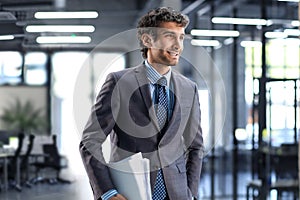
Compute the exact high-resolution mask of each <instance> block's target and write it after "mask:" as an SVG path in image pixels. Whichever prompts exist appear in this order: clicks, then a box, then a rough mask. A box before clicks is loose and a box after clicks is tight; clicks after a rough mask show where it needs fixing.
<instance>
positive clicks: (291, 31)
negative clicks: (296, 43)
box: [283, 29, 300, 36]
mask: <svg viewBox="0 0 300 200" xmlns="http://www.w3.org/2000/svg"><path fill="white" fill-rule="evenodd" d="M283 32H284V33H285V34H287V35H288V36H300V30H299V29H285V30H284V31H283Z"/></svg>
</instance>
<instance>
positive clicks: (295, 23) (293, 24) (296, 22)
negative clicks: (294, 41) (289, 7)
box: [291, 20, 300, 27]
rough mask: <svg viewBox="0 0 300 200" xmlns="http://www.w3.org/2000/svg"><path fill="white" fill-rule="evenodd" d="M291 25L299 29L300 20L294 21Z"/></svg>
mask: <svg viewBox="0 0 300 200" xmlns="http://www.w3.org/2000/svg"><path fill="white" fill-rule="evenodd" d="M291 25H292V26H295V27H299V26H300V22H299V20H293V21H292V22H291Z"/></svg>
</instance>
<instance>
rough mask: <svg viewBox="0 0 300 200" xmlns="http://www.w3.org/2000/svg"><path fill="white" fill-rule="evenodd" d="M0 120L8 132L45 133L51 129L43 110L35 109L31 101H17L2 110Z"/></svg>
mask: <svg viewBox="0 0 300 200" xmlns="http://www.w3.org/2000/svg"><path fill="white" fill-rule="evenodd" d="M0 119H1V121H2V124H3V126H4V128H5V129H6V130H18V131H22V132H25V133H26V132H33V131H34V132H36V133H43V132H45V131H47V130H48V129H49V125H48V124H49V123H48V120H47V117H46V116H45V115H44V114H43V109H42V108H35V106H34V105H33V103H32V102H31V101H29V100H27V101H25V102H24V103H22V102H21V100H20V99H18V98H17V99H15V101H14V102H13V103H11V104H9V105H8V107H6V108H4V109H3V110H2V115H1V116H0Z"/></svg>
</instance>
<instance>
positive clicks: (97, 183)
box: [80, 7, 204, 200]
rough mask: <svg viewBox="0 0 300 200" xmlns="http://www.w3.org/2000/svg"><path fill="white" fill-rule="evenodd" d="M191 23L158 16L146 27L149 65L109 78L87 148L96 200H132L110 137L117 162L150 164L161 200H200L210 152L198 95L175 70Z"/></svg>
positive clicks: (141, 35)
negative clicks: (105, 147)
mask: <svg viewBox="0 0 300 200" xmlns="http://www.w3.org/2000/svg"><path fill="white" fill-rule="evenodd" d="M188 23H189V20H188V18H187V16H185V15H183V14H181V13H179V12H177V11H174V10H172V9H170V8H165V7H162V8H158V9H155V10H151V11H150V12H148V13H147V14H146V15H144V16H143V17H142V18H141V19H140V21H139V23H138V39H139V42H140V46H141V51H142V55H143V57H144V58H145V61H144V62H143V64H141V65H140V66H137V67H133V68H128V69H125V70H122V71H119V72H115V73H111V74H109V75H108V76H107V79H106V81H105V83H104V85H103V86H102V89H101V91H100V93H99V95H98V96H97V100H96V104H95V105H94V107H93V109H92V113H91V116H90V119H89V121H88V123H87V125H86V127H85V129H84V132H83V137H82V141H81V143H80V152H81V156H82V159H83V163H84V165H85V168H86V171H87V174H88V176H89V180H90V184H91V187H92V190H93V193H94V199H103V200H106V199H109V200H124V199H125V200H126V197H124V196H123V195H122V194H119V193H118V191H117V189H116V188H115V186H114V184H113V182H112V180H111V178H110V175H109V171H108V167H107V165H106V163H105V160H104V158H103V154H102V147H101V145H102V144H103V142H104V141H105V139H106V137H107V136H108V135H110V138H111V157H110V160H111V161H119V160H121V159H124V158H126V157H128V156H130V155H132V154H134V153H137V152H142V154H143V156H144V157H146V158H148V159H150V168H151V173H150V179H151V189H152V196H153V200H159V199H162V200H167V199H171V200H189V199H196V198H197V196H198V186H199V181H200V172H201V165H202V156H203V149H204V147H203V138H202V130H201V126H200V106H199V99H198V90H197V86H196V85H195V83H193V82H192V81H190V80H188V79H187V78H185V77H184V76H182V75H180V74H179V73H178V72H176V71H175V70H172V68H171V66H175V65H176V64H177V63H178V61H179V57H180V55H181V53H182V50H183V41H184V37H185V33H184V31H185V28H186V26H187V25H188ZM163 82H164V83H163ZM160 183H161V185H159V184H160ZM159 192H161V193H159ZM129 200H130V199H129Z"/></svg>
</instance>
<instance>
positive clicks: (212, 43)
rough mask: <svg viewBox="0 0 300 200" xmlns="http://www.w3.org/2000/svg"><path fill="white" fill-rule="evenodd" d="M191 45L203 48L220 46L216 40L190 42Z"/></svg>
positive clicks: (194, 40)
mask: <svg viewBox="0 0 300 200" xmlns="http://www.w3.org/2000/svg"><path fill="white" fill-rule="evenodd" d="M191 44H192V45H194V46H205V47H217V46H219V45H220V42H219V41H218V40H197V39H193V40H191Z"/></svg>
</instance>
